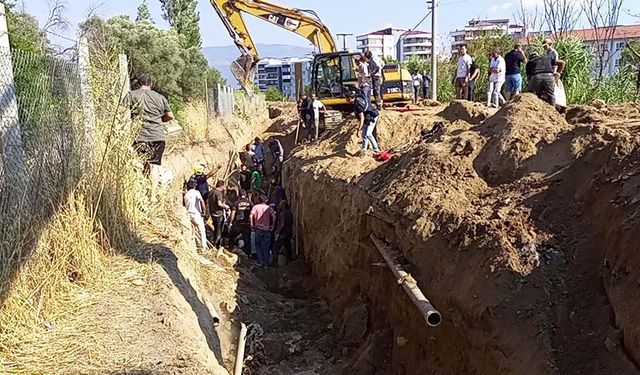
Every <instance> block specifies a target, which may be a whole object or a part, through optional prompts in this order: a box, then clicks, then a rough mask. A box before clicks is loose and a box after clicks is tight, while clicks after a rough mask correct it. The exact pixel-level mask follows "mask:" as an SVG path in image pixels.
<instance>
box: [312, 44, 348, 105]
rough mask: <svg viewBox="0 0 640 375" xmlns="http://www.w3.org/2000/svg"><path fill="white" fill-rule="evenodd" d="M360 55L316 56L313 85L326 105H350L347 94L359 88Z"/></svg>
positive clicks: (328, 54)
mask: <svg viewBox="0 0 640 375" xmlns="http://www.w3.org/2000/svg"><path fill="white" fill-rule="evenodd" d="M359 56H360V54H359V53H350V52H345V51H341V52H329V53H320V54H317V55H315V57H314V60H313V67H312V71H311V85H312V88H313V93H315V94H316V96H317V97H318V99H320V100H321V101H322V102H323V103H324V105H326V106H330V107H341V106H345V105H347V104H349V100H348V99H347V93H349V91H352V90H355V89H356V88H357V87H358V63H357V60H356V59H357V58H358V57H359Z"/></svg>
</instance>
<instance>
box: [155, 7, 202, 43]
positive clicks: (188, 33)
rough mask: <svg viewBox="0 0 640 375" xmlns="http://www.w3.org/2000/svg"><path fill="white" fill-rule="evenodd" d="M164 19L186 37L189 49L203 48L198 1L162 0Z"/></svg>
mask: <svg viewBox="0 0 640 375" xmlns="http://www.w3.org/2000/svg"><path fill="white" fill-rule="evenodd" d="M160 3H161V4H162V11H163V15H162V16H163V18H164V19H165V20H166V21H167V22H169V24H170V25H171V26H172V27H173V28H175V29H176V31H177V32H178V34H180V35H182V36H183V37H184V43H185V46H187V47H198V48H200V47H201V46H202V40H201V37H200V27H199V26H198V22H200V14H199V13H198V12H197V11H196V7H197V5H198V2H197V1H196V0H160Z"/></svg>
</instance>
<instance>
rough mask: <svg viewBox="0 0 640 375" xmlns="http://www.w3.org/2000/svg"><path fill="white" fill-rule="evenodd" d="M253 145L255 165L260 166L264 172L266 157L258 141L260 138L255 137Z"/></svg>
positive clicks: (262, 146)
mask: <svg viewBox="0 0 640 375" xmlns="http://www.w3.org/2000/svg"><path fill="white" fill-rule="evenodd" d="M254 145H255V149H254V150H253V152H254V154H255V158H256V164H260V165H262V170H263V171H266V169H265V167H266V166H265V156H266V155H265V149H264V145H263V144H262V139H260V137H256V139H255V140H254Z"/></svg>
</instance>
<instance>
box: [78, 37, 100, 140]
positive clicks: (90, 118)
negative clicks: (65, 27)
mask: <svg viewBox="0 0 640 375" xmlns="http://www.w3.org/2000/svg"><path fill="white" fill-rule="evenodd" d="M77 46H78V73H79V74H80V98H81V103H82V114H83V115H84V116H83V119H84V127H85V134H86V135H87V137H88V140H91V141H93V140H94V139H95V131H96V129H95V125H96V117H95V106H94V103H93V91H92V90H91V84H90V83H89V44H88V42H87V38H86V37H82V38H80V40H79V41H78V43H77Z"/></svg>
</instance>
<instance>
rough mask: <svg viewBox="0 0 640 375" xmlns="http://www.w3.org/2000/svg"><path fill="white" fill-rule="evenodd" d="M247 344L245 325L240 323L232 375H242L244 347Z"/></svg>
mask: <svg viewBox="0 0 640 375" xmlns="http://www.w3.org/2000/svg"><path fill="white" fill-rule="evenodd" d="M246 344H247V326H246V325H245V324H244V323H240V336H239V337H238V350H237V352H236V363H235V365H234V367H233V375H242V367H243V365H244V347H245V345H246Z"/></svg>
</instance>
